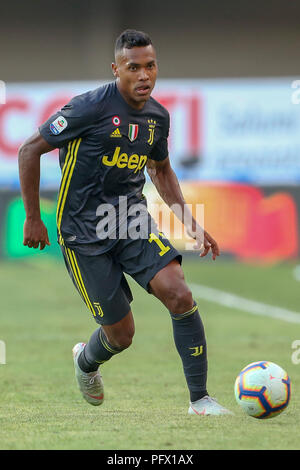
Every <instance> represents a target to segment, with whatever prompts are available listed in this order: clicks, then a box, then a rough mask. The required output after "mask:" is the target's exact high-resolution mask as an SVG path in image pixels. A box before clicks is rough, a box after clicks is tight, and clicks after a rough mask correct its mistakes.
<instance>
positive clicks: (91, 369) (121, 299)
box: [62, 247, 134, 405]
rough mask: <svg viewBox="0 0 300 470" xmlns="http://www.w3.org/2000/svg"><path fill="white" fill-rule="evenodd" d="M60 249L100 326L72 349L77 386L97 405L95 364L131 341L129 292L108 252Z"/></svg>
mask: <svg viewBox="0 0 300 470" xmlns="http://www.w3.org/2000/svg"><path fill="white" fill-rule="evenodd" d="M62 252H63V255H64V259H65V263H66V266H67V268H68V271H69V274H70V276H71V278H72V281H73V283H74V285H75V287H76V289H77V290H78V292H79V294H80V295H81V297H82V299H83V300H84V302H85V304H86V305H87V307H88V309H89V310H90V312H91V313H92V315H93V318H94V319H95V320H96V322H97V323H98V324H100V325H101V326H100V327H99V328H97V330H96V331H94V333H93V334H92V335H91V337H90V339H89V341H88V343H87V344H85V343H78V344H76V345H75V346H74V348H73V358H74V366H75V375H76V378H77V382H78V385H79V388H80V390H81V392H82V394H83V396H84V398H85V399H86V400H87V401H88V402H89V403H90V404H93V405H99V404H101V403H102V402H103V398H104V394H103V383H102V380H101V376H100V373H99V371H98V369H99V365H101V364H104V363H105V362H107V361H108V360H110V359H111V358H112V357H113V356H114V355H116V354H119V353H120V352H121V351H123V350H124V349H126V348H127V347H128V346H129V345H130V344H131V341H132V337H133V334H134V321H133V316H132V313H131V310H130V302H131V300H132V295H131V292H130V288H129V286H128V284H127V282H126V279H125V277H124V275H123V273H122V271H121V269H120V267H119V266H118V265H117V264H116V263H115V262H114V260H113V259H112V257H111V256H110V255H109V254H106V253H104V254H103V255H98V256H84V255H82V254H80V253H78V252H75V250H73V249H70V248H66V247H63V248H62Z"/></svg>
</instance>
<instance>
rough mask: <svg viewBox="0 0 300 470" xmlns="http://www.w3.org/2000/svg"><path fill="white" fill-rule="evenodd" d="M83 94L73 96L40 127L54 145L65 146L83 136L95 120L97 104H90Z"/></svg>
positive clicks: (43, 135) (41, 132)
mask: <svg viewBox="0 0 300 470" xmlns="http://www.w3.org/2000/svg"><path fill="white" fill-rule="evenodd" d="M83 96H84V95H79V96H75V97H74V98H72V100H71V101H70V102H69V103H68V104H66V105H65V106H64V107H63V108H61V110H60V111H58V112H57V113H55V114H53V115H52V116H51V117H50V118H49V119H48V120H47V121H46V122H44V123H43V124H42V125H41V126H40V127H39V132H40V134H41V135H42V137H43V138H44V139H45V140H46V141H47V142H48V144H49V145H52V147H55V148H56V147H58V148H60V147H63V146H64V145H66V143H68V142H69V141H70V140H73V139H75V138H77V137H80V136H82V135H83V134H84V133H85V132H87V131H88V129H89V128H90V126H91V124H92V123H93V122H94V121H95V106H88V102H87V100H86V99H84V97H83Z"/></svg>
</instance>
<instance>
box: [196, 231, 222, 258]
mask: <svg viewBox="0 0 300 470" xmlns="http://www.w3.org/2000/svg"><path fill="white" fill-rule="evenodd" d="M194 249H195V250H203V251H202V252H201V253H200V255H199V256H200V258H203V257H204V256H206V255H207V254H208V253H209V251H210V250H211V252H212V259H213V260H215V259H216V257H217V256H220V249H219V246H218V244H217V242H216V240H214V239H213V237H211V236H210V235H209V233H207V232H206V231H205V230H204V233H203V235H202V236H201V237H200V238H198V237H196V245H194Z"/></svg>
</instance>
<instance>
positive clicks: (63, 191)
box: [56, 139, 81, 244]
mask: <svg viewBox="0 0 300 470" xmlns="http://www.w3.org/2000/svg"><path fill="white" fill-rule="evenodd" d="M80 143H81V139H75V140H74V141H73V142H69V145H68V153H67V156H66V160H65V163H64V166H63V170H62V173H63V174H62V181H61V186H60V190H59V195H58V203H57V212H56V223H57V228H58V234H59V242H60V243H61V244H63V238H62V235H61V220H62V216H63V211H64V207H65V203H66V198H67V194H68V191H69V186H70V182H71V178H72V175H73V172H74V167H75V163H76V160H77V153H78V149H79V145H80Z"/></svg>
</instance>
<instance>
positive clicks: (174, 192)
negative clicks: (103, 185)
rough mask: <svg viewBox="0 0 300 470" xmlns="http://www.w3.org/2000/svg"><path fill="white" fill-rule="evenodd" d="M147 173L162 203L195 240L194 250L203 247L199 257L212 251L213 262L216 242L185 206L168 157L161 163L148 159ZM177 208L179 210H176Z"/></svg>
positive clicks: (218, 252) (217, 248)
mask: <svg viewBox="0 0 300 470" xmlns="http://www.w3.org/2000/svg"><path fill="white" fill-rule="evenodd" d="M147 171H148V174H149V176H150V178H151V181H152V182H153V184H154V185H155V187H156V189H157V191H158V193H159V195H160V196H161V198H162V199H163V201H164V202H165V203H166V204H167V205H168V206H169V207H170V209H171V210H172V211H173V212H174V214H175V215H176V216H177V217H178V218H179V219H180V220H181V222H182V223H183V224H184V225H185V227H186V229H187V231H188V233H189V234H190V235H191V236H192V237H193V238H194V239H195V240H196V245H195V248H196V249H201V248H202V245H204V249H203V252H202V253H201V254H200V256H201V257H203V256H206V255H207V253H208V252H209V250H211V251H212V258H213V260H215V259H216V257H217V256H219V254H220V250H219V247H218V244H217V242H216V241H215V240H214V239H213V238H212V237H211V236H210V235H209V233H207V232H206V231H205V230H203V229H202V228H201V227H200V226H199V224H198V223H197V221H196V220H195V219H194V217H193V216H192V214H191V213H190V211H189V209H188V207H187V206H186V201H185V199H184V197H183V194H182V191H181V188H180V185H179V182H178V179H177V176H176V175H175V173H174V171H173V169H172V167H171V164H170V160H169V157H167V158H165V159H164V160H162V161H156V160H152V159H148V161H147ZM178 207H179V210H178Z"/></svg>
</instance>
